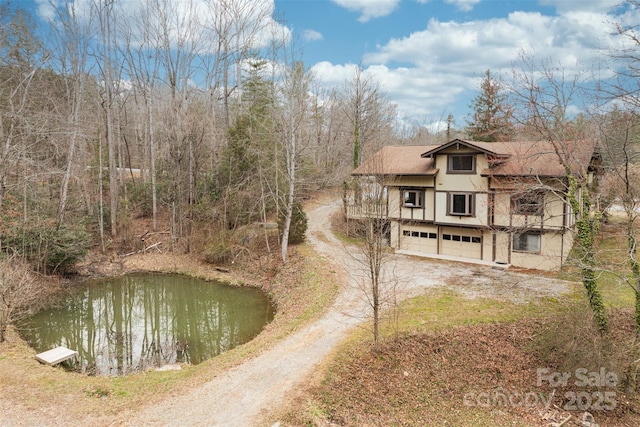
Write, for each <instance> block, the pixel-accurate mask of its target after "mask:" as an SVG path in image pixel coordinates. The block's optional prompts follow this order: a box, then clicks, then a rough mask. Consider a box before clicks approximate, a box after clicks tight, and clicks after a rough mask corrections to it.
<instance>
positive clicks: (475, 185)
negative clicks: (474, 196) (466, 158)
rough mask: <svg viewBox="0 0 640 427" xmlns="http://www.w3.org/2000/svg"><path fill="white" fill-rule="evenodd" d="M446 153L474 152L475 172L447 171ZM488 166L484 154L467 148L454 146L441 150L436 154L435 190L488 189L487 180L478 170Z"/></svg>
mask: <svg viewBox="0 0 640 427" xmlns="http://www.w3.org/2000/svg"><path fill="white" fill-rule="evenodd" d="M448 154H475V155H476V171H475V173H473V174H471V173H469V174H467V173H447V166H448V164H447V162H448ZM488 167H489V162H488V161H487V157H486V156H485V155H484V154H479V153H476V152H474V151H471V150H469V149H467V148H464V149H460V150H457V149H455V148H454V147H451V148H449V149H448V150H443V151H442V152H441V153H439V154H438V155H437V156H436V168H437V169H439V170H440V171H439V172H438V175H437V176H436V181H435V187H436V190H437V191H472V192H475V191H478V192H485V193H486V192H487V191H489V180H488V179H487V178H486V177H483V176H481V175H480V172H481V171H483V170H484V169H487V168H488Z"/></svg>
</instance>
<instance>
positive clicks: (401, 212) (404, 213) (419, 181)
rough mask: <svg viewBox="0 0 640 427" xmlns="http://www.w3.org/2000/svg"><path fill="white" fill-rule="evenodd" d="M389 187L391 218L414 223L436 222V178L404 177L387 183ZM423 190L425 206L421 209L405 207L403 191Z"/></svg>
mask: <svg viewBox="0 0 640 427" xmlns="http://www.w3.org/2000/svg"><path fill="white" fill-rule="evenodd" d="M387 184H388V185H389V187H388V188H389V193H388V194H389V208H388V209H389V218H401V219H406V220H414V221H433V220H434V211H435V206H434V200H435V198H434V191H433V185H434V177H431V176H422V177H417V176H403V177H398V178H396V179H393V180H389V181H388V182H387ZM405 188H406V189H416V190H419V189H422V190H423V191H424V204H423V206H422V207H421V208H414V207H405V206H403V199H402V191H403V189H405Z"/></svg>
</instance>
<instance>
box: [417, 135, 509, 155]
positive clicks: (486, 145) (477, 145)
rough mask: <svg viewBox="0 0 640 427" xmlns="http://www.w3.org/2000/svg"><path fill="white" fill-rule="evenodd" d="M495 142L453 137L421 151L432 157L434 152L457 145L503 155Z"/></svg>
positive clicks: (489, 153)
mask: <svg viewBox="0 0 640 427" xmlns="http://www.w3.org/2000/svg"><path fill="white" fill-rule="evenodd" d="M497 144H499V143H495V142H482V141H469V140H465V139H454V140H452V141H449V142H445V143H444V144H440V145H436V146H432V147H431V149H430V150H429V151H426V152H424V153H422V157H432V156H433V155H434V154H437V153H438V152H440V151H442V150H446V149H447V148H449V147H458V146H463V147H467V148H471V149H473V150H476V151H480V152H483V153H485V154H488V155H492V156H504V155H505V154H504V153H501V151H502V147H500V146H499V145H497Z"/></svg>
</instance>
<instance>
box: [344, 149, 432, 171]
mask: <svg viewBox="0 0 640 427" xmlns="http://www.w3.org/2000/svg"><path fill="white" fill-rule="evenodd" d="M432 147H433V146H432V145H387V146H385V147H382V149H381V150H380V151H378V152H377V153H376V154H375V155H374V156H373V157H371V158H370V159H368V160H367V161H365V162H364V163H363V164H361V165H360V166H359V167H358V168H356V170H354V171H353V172H352V173H351V175H424V176H432V175H436V174H437V173H438V169H436V168H435V162H434V160H433V159H429V158H423V157H421V156H420V155H421V154H422V153H424V152H425V151H426V150H429V149H430V148H432Z"/></svg>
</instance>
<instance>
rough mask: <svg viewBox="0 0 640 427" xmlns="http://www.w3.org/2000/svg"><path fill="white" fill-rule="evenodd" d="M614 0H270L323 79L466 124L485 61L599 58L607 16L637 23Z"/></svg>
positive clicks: (503, 66) (585, 65)
mask: <svg viewBox="0 0 640 427" xmlns="http://www.w3.org/2000/svg"><path fill="white" fill-rule="evenodd" d="M618 4H619V0H539V1H538V0H275V11H274V16H275V17H276V18H277V19H282V22H283V23H284V24H285V25H286V26H287V27H288V28H289V29H290V30H291V31H292V34H293V39H294V40H295V42H296V43H297V44H298V45H299V46H302V52H303V53H302V56H303V60H304V62H305V63H306V64H307V65H308V66H309V67H310V68H311V69H312V70H313V71H314V73H315V75H316V77H317V78H318V79H320V80H321V81H323V82H325V83H326V84H333V85H338V84H340V83H343V82H345V81H348V80H350V79H352V78H353V67H355V66H360V67H361V68H362V69H363V71H364V74H365V75H369V76H372V77H373V78H375V80H376V81H377V82H378V83H379V85H380V86H381V88H382V89H383V91H384V92H385V93H386V94H387V96H388V98H389V99H390V100H391V102H393V103H395V104H396V105H397V109H398V112H399V115H400V117H401V118H407V119H409V120H412V121H413V122H416V123H419V124H423V125H425V126H429V125H433V124H435V123H438V122H440V121H442V120H444V119H446V117H447V115H448V114H449V113H451V114H453V115H454V118H455V123H456V125H457V126H464V125H466V123H467V122H466V120H465V119H468V118H469V114H470V110H471V109H470V107H469V106H470V104H471V101H472V99H473V97H474V96H476V95H477V94H478V93H479V86H480V81H481V79H482V78H483V77H484V74H485V72H486V71H487V70H491V73H492V75H494V76H498V77H500V76H505V78H508V76H509V75H510V73H511V70H512V67H513V65H514V64H517V62H518V61H519V58H520V55H521V53H525V54H527V55H531V56H533V57H535V58H539V59H540V60H542V59H544V60H551V61H553V63H555V64H559V65H561V66H562V67H565V68H566V70H568V71H570V72H573V71H576V72H577V71H580V70H590V69H593V68H594V67H601V66H602V65H601V62H602V60H603V59H604V57H603V53H605V52H608V51H609V50H610V49H612V48H613V49H617V48H619V47H620V40H619V38H616V37H614V35H613V31H612V30H613V26H612V24H613V23H617V22H623V23H625V24H630V25H637V24H638V22H639V20H638V14H637V12H636V11H635V10H633V9H632V8H630V7H628V5H626V7H622V8H621V7H616V5H618Z"/></svg>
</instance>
